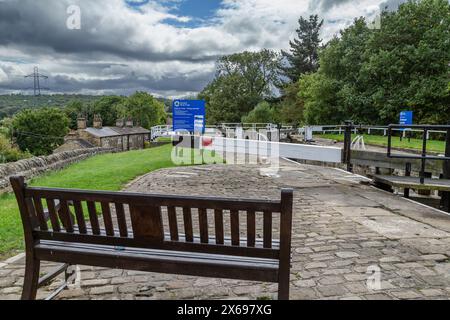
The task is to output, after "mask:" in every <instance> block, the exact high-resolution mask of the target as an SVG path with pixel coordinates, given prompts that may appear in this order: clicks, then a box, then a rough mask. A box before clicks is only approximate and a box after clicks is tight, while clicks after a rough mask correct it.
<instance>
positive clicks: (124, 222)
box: [11, 177, 293, 300]
mask: <svg viewBox="0 0 450 320" xmlns="http://www.w3.org/2000/svg"><path fill="white" fill-rule="evenodd" d="M11 185H12V187H13V189H14V193H15V195H16V198H17V202H18V205H19V209H20V214H21V217H22V223H23V229H24V235H25V244H26V271H25V280H24V285H23V293H22V299H26V300H33V299H36V293H37V290H38V288H39V287H40V286H42V285H44V284H46V283H48V282H49V281H50V280H51V279H52V278H54V276H55V275H57V274H61V273H62V272H64V270H65V269H66V268H67V266H68V265H87V266H94V267H105V268H115V269H126V270H137V271H145V272H157V273H166V274H180V275H190V276H203V277H213V278H226V279H238V280H249V281H261V282H271V283H278V298H279V299H283V300H287V299H289V275H290V267H291V266H290V263H291V230H292V201H293V191H292V190H288V189H283V190H282V192H281V200H280V201H270V200H239V199H225V198H213V197H184V196H166V195H147V194H133V193H123V192H99V191H85V190H63V189H50V188H30V187H27V185H26V184H25V181H24V178H23V177H13V178H11ZM56 203H58V206H56ZM46 207H47V209H45V208H46ZM99 208H101V209H99ZM113 208H114V209H115V210H114V211H115V215H114V214H112V213H113V211H112V209H113ZM100 211H101V212H100ZM259 217H261V219H259ZM275 217H279V219H278V220H276V219H275ZM275 220H276V221H279V222H280V224H279V225H278V223H276V224H275V223H274V221H275ZM130 222H131V223H130ZM241 222H244V224H242V223H241ZM260 222H261V226H260V228H259V229H258V227H259V223H260ZM102 226H104V228H103V227H102ZM180 226H182V227H180ZM257 226H258V227H257ZM260 229H261V231H262V239H260V238H258V236H257V231H258V230H260ZM197 230H198V232H197ZM277 230H279V235H280V240H274V239H273V238H274V237H273V235H274V232H275V231H277ZM197 233H198V234H197ZM229 234H231V235H230V236H229V237H228V236H227V235H229ZM41 261H49V262H57V263H63V265H62V266H61V267H60V268H58V269H57V270H56V271H55V272H54V274H49V275H47V276H46V277H44V278H41V279H39V270H40V262H41Z"/></svg>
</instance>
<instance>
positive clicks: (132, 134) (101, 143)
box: [55, 115, 151, 153]
mask: <svg viewBox="0 0 450 320" xmlns="http://www.w3.org/2000/svg"><path fill="white" fill-rule="evenodd" d="M150 134H151V132H150V131H149V130H147V129H144V128H142V127H140V126H135V125H134V122H133V120H125V119H118V120H117V121H116V125H115V126H113V127H104V126H103V121H102V118H101V117H100V116H99V115H95V116H94V121H93V127H88V126H87V119H86V118H85V117H79V118H78V120H77V130H75V131H72V132H70V133H69V134H68V135H67V136H66V137H65V140H64V144H63V145H62V146H60V147H59V148H58V149H56V150H55V153H59V152H64V151H71V150H79V149H85V148H97V147H101V148H113V149H117V150H120V151H129V150H139V149H144V148H145V142H146V141H149V139H150Z"/></svg>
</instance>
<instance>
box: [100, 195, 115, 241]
mask: <svg viewBox="0 0 450 320" xmlns="http://www.w3.org/2000/svg"><path fill="white" fill-rule="evenodd" d="M102 216H103V223H104V224H105V229H106V234H107V235H108V236H114V225H113V221H112V217H111V209H110V207H109V203H108V202H102Z"/></svg>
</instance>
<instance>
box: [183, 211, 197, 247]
mask: <svg viewBox="0 0 450 320" xmlns="http://www.w3.org/2000/svg"><path fill="white" fill-rule="evenodd" d="M183 219H184V232H185V234H186V242H194V234H193V229H192V214H191V208H187V207H184V208H183Z"/></svg>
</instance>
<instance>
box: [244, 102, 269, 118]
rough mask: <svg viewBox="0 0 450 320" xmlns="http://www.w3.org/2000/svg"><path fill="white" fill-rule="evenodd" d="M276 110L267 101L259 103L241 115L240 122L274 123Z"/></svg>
mask: <svg viewBox="0 0 450 320" xmlns="http://www.w3.org/2000/svg"><path fill="white" fill-rule="evenodd" d="M274 122H276V111H275V110H274V109H273V108H272V107H271V105H270V104H269V103H268V102H267V101H263V102H261V103H259V104H258V105H257V106H256V107H255V109H253V110H252V111H250V113H249V114H248V115H247V116H244V117H242V123H274Z"/></svg>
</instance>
